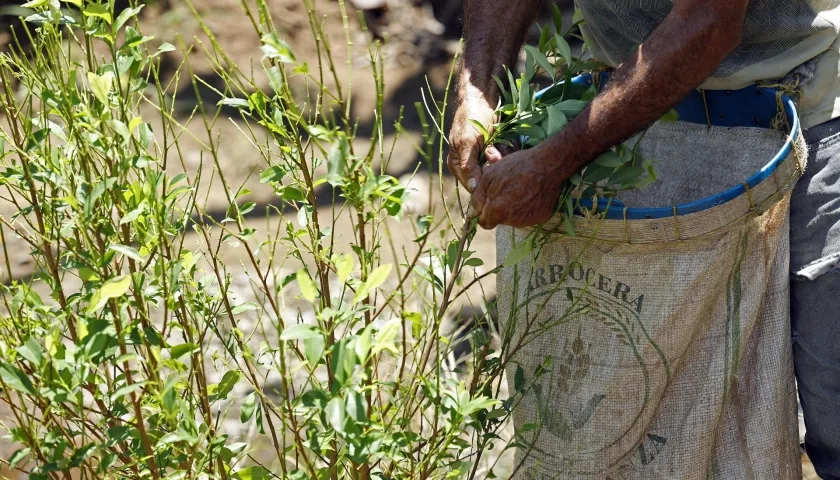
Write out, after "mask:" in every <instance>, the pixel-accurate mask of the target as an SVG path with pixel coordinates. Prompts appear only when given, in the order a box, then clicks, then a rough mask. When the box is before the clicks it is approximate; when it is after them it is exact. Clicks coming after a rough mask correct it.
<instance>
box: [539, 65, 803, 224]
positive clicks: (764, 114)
mask: <svg viewBox="0 0 840 480" xmlns="http://www.w3.org/2000/svg"><path fill="white" fill-rule="evenodd" d="M600 77H601V78H600V80H601V82H600V84H601V85H605V84H606V83H607V81H608V80H609V74H608V73H607V72H602V73H601V74H600ZM572 83H573V84H576V85H587V86H591V85H592V75H591V74H585V75H580V76H578V77H575V78H573V79H572ZM554 86H555V85H552V86H551V87H548V88H545V89H543V90H541V91H539V92H537V94H536V96H537V98H539V97H540V96H542V95H543V94H544V93H545V92H546V91H548V90H550V89H551V88H552V87H554ZM777 93H778V92H777V90H775V89H772V88H764V87H759V86H749V87H746V88H742V89H740V90H705V91H702V92H701V91H700V90H695V91H694V92H692V93H691V94H690V95H688V96H687V97H686V98H685V99H684V100H682V101H681V102H680V103H679V104H677V105H676V107H674V108H675V110H676V111H677V113H678V114H679V121H681V122H689V123H697V124H702V125H708V124H711V125H712V126H718V127H759V128H772V122H773V120H774V119H775V117H776V115H777V114H778V103H777ZM781 99H782V103H783V105H784V107H785V113H786V114H787V120H788V123H789V124H790V125H791V131H790V132H788V138H787V140H786V141H785V144H784V146H783V147H782V148H781V149H780V150H779V151H778V153H776V156H775V157H773V159H772V160H770V162H769V163H767V164H766V165H765V166H764V167H762V168H761V169H760V170H759V171H758V172H756V173H755V174H753V175H752V176H751V177H749V178H748V179H747V180H746V181H745V182H744V183H740V184H738V185H736V186H734V187H732V188H730V189H728V190H725V191H723V192H721V193H717V194H715V195H712V196H709V197H706V198H703V199H701V200H696V201H693V202H689V203H683V204H681V205H677V206H676V207H673V206H669V207H655V208H625V207H624V205H623V204H622V203H621V201H620V200H617V199H613V200H612V201H611V202H610V203H609V208H608V209H607V211H606V215H605V217H606V218H607V219H610V220H623V219H627V220H646V219H656V218H667V217H673V216H674V215H676V216H683V215H691V214H692V213H697V212H701V211H703V210H708V209H711V208H714V207H717V206H720V205H723V204H724V203H727V202H729V201H731V200H734V199H736V198H738V197H739V196H741V195H744V194H745V193H747V190H746V188H745V187H744V184H746V185H747V186H749V188H755V187H756V186H757V185H758V184H760V183H761V182H763V181H764V180H766V179H767V178H768V177H770V175H772V174H773V172H775V171H776V169H777V168H778V167H779V165H781V164H782V163H783V162H784V161H785V160H787V158H788V157H789V156H790V154H791V152H793V145H794V142H796V140H797V138H798V136H799V135H800V132H799V115H798V114H797V112H796V106H795V104H794V103H793V100H791V99H790V98H789V97H788V96H787V95H782V97H781ZM707 112H708V115H707ZM608 202H609V200H608V199H599V200H598V207H599V208H598V210H599V211H603V209H604V208H607V205H608ZM580 204H581V205H582V206H583V207H584V208H592V200H588V199H586V200H581V202H580ZM575 213H576V214H580V212H575Z"/></svg>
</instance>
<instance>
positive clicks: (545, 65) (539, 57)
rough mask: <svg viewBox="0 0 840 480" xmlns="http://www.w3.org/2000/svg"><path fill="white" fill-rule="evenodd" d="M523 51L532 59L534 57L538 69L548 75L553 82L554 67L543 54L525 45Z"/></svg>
mask: <svg viewBox="0 0 840 480" xmlns="http://www.w3.org/2000/svg"><path fill="white" fill-rule="evenodd" d="M525 50H526V51H527V52H528V53H529V54H530V55H531V56H532V57H534V61H536V62H537V65H539V66H540V68H542V69H543V70H545V73H547V74H548V75H550V76H551V79H552V80H554V67H553V66H552V65H551V63H550V62H549V61H548V58H546V56H545V54H543V53H542V52H541V51H539V50H537V49H536V48H534V47H532V46H531V45H525Z"/></svg>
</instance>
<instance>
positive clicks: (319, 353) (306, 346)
mask: <svg viewBox="0 0 840 480" xmlns="http://www.w3.org/2000/svg"><path fill="white" fill-rule="evenodd" d="M280 340H285V341H291V340H303V354H304V356H305V357H306V360H307V361H308V362H309V364H310V365H312V366H315V365H317V364H318V362H320V361H321V357H323V355H324V346H325V345H326V343H325V341H324V336H323V335H322V334H321V333H320V332H318V331H317V330H315V329H314V328H313V327H311V326H309V325H304V324H297V325H292V326H291V327H288V328H286V329H285V330H283V333H281V334H280Z"/></svg>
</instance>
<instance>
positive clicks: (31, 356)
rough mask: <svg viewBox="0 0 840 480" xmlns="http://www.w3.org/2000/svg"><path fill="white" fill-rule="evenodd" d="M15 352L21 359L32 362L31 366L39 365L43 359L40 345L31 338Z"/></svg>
mask: <svg viewBox="0 0 840 480" xmlns="http://www.w3.org/2000/svg"><path fill="white" fill-rule="evenodd" d="M17 352H18V354H20V356H21V357H23V358H25V359H26V360H29V361H30V362H32V364H33V365H41V361H42V360H43V359H44V353H43V352H44V351H43V349H42V348H41V345H40V344H39V343H38V342H36V341H35V339H34V338H32V337H29V339H28V340H27V341H26V342H24V344H23V345H21V346H19V347H18V349H17Z"/></svg>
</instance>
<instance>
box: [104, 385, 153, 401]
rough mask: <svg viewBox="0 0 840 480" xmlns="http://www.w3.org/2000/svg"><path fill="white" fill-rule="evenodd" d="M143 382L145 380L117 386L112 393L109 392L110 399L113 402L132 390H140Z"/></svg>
mask: <svg viewBox="0 0 840 480" xmlns="http://www.w3.org/2000/svg"><path fill="white" fill-rule="evenodd" d="M145 383H146V382H138V383H132V384H131V385H128V384H126V385H123V386H122V387H120V388H118V389H117V390H116V391H115V392H114V393H112V394H111V398H110V400H111V401H112V402H115V401H117V400H119V399H121V398H123V397H125V396H126V395H129V394H130V393H132V392H136V391H138V390H140V389H141V388H143V385H144V384H145Z"/></svg>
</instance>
